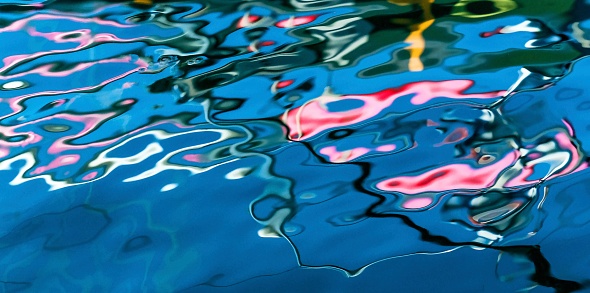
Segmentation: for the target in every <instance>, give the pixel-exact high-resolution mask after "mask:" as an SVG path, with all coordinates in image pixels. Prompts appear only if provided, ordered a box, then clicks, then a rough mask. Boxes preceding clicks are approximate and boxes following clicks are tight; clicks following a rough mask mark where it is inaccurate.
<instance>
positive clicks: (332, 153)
mask: <svg viewBox="0 0 590 293" xmlns="http://www.w3.org/2000/svg"><path fill="white" fill-rule="evenodd" d="M395 148H396V146H395V145H394V144H386V145H382V146H379V147H377V148H375V149H369V148H365V147H357V148H353V149H350V150H345V151H338V150H337V149H336V147H335V146H327V147H324V148H322V149H321V150H320V154H322V155H326V156H328V160H329V161H330V162H332V163H344V162H349V161H352V160H354V159H356V158H358V157H361V156H363V155H365V154H368V153H369V152H371V151H378V152H391V151H393V150H395Z"/></svg>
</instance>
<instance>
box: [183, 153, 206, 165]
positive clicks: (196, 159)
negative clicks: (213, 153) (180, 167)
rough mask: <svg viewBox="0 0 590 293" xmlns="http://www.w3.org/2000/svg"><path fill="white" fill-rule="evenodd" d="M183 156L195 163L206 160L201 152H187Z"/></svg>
mask: <svg viewBox="0 0 590 293" xmlns="http://www.w3.org/2000/svg"><path fill="white" fill-rule="evenodd" d="M182 158H183V159H184V160H186V161H189V162H193V163H200V162H204V161H206V160H203V156H202V155H199V154H186V155H184V156H182Z"/></svg>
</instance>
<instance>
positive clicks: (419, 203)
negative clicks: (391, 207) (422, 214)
mask: <svg viewBox="0 0 590 293" xmlns="http://www.w3.org/2000/svg"><path fill="white" fill-rule="evenodd" d="M431 203H432V198H429V197H418V198H411V199H408V200H406V201H405V202H404V203H403V204H402V207H403V208H405V209H421V208H425V207H427V206H429V205H430V204H431Z"/></svg>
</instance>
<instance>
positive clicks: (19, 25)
mask: <svg viewBox="0 0 590 293" xmlns="http://www.w3.org/2000/svg"><path fill="white" fill-rule="evenodd" d="M63 19H66V20H71V21H73V22H80V23H96V24H100V25H105V26H112V27H117V28H129V27H135V26H137V25H129V24H120V23H118V22H114V21H110V20H102V19H100V18H96V17H92V18H81V17H75V16H63V15H51V14H34V15H31V16H29V17H27V18H23V19H19V20H17V21H15V22H13V23H12V24H11V25H9V26H7V27H5V28H3V29H0V33H4V32H16V31H20V30H22V29H23V28H24V27H25V26H26V25H27V24H28V23H29V22H30V21H32V20H63Z"/></svg>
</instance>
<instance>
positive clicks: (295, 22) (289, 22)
mask: <svg viewBox="0 0 590 293" xmlns="http://www.w3.org/2000/svg"><path fill="white" fill-rule="evenodd" d="M318 16H319V15H308V16H299V17H290V18H288V19H285V20H281V21H279V22H277V23H276V24H275V25H276V26H277V27H280V28H291V27H294V26H300V25H304V24H308V23H310V22H312V21H314V20H315V19H316V18H318Z"/></svg>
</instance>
